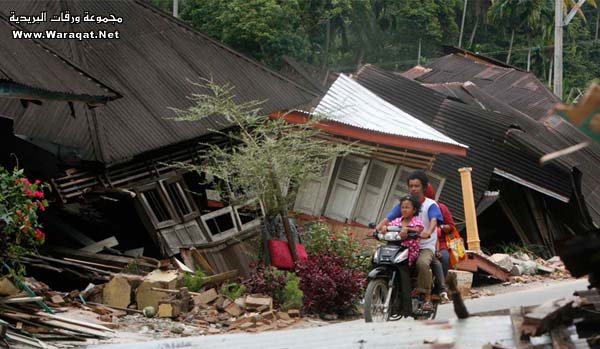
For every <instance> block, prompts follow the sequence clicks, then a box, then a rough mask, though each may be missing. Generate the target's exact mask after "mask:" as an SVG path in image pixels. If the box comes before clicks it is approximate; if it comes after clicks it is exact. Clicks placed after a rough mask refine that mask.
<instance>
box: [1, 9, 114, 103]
mask: <svg viewBox="0 0 600 349" xmlns="http://www.w3.org/2000/svg"><path fill="white" fill-rule="evenodd" d="M15 30H20V28H19V27H18V26H16V25H14V24H12V23H10V21H9V20H8V19H7V18H5V16H2V15H0V83H2V84H3V87H4V90H5V91H4V93H3V96H8V97H10V96H11V95H14V97H15V98H26V97H28V96H31V98H32V99H35V98H39V99H62V100H71V101H76V100H81V101H88V102H90V103H92V104H93V102H97V103H102V102H107V101H109V100H112V99H115V98H118V97H119V94H118V93H117V92H115V91H114V90H112V89H111V88H110V87H108V86H106V85H104V84H102V83H101V82H99V81H98V80H96V79H94V78H93V77H91V76H90V75H89V74H87V73H85V72H84V71H82V70H81V69H79V68H78V67H76V66H75V65H74V64H72V63H71V62H68V61H66V60H65V59H64V58H63V57H60V56H58V55H57V54H56V53H55V52H52V51H51V50H49V49H47V48H46V47H44V46H43V45H41V44H40V42H38V41H36V40H34V39H13V31H15ZM11 83H12V84H11ZM6 92H10V94H7V93H6Z"/></svg>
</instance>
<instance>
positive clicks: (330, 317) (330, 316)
mask: <svg viewBox="0 0 600 349" xmlns="http://www.w3.org/2000/svg"><path fill="white" fill-rule="evenodd" d="M321 319H323V320H327V321H333V320H337V319H338V316H337V314H323V315H321Z"/></svg>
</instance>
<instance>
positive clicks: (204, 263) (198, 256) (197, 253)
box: [190, 248, 215, 275]
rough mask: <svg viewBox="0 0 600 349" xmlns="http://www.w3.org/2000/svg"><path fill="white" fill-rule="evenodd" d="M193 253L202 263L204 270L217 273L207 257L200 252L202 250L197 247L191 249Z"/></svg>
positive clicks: (199, 262)
mask: <svg viewBox="0 0 600 349" xmlns="http://www.w3.org/2000/svg"><path fill="white" fill-rule="evenodd" d="M190 251H191V253H192V257H193V258H194V259H195V260H196V262H197V263H198V264H199V265H200V267H201V268H202V270H204V271H205V272H206V273H207V274H210V275H213V274H214V273H215V271H214V269H213V268H212V267H211V266H210V264H209V263H208V261H207V260H206V258H204V256H203V255H202V253H200V251H198V250H196V249H195V248H191V249H190Z"/></svg>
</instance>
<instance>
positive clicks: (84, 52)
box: [0, 0, 316, 164]
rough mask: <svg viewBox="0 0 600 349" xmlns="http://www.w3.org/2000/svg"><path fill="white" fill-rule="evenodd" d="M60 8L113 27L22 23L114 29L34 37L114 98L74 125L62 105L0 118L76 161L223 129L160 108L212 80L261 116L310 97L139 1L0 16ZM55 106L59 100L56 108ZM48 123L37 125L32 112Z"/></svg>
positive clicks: (4, 7) (115, 157)
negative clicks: (109, 18)
mask: <svg viewBox="0 0 600 349" xmlns="http://www.w3.org/2000/svg"><path fill="white" fill-rule="evenodd" d="M66 10H69V11H70V14H71V15H72V16H74V15H83V14H84V11H88V12H89V13H91V14H95V15H104V16H106V15H108V14H114V15H115V16H118V17H122V18H123V22H122V23H121V24H114V25H113V24H108V23H106V24H105V23H95V22H84V23H79V24H70V23H62V22H44V23H36V24H30V25H27V27H26V29H28V30H31V31H34V30H35V31H43V30H51V29H56V30H59V31H69V32H89V31H91V30H94V31H97V30H109V31H114V30H118V31H119V33H120V38H119V39H112V40H108V39H106V40H82V41H77V40H43V43H44V44H46V45H48V46H49V47H50V48H52V49H53V50H56V51H57V52H59V53H60V54H62V55H64V56H66V57H67V58H68V59H70V60H72V61H73V62H75V63H76V64H77V65H78V66H80V67H81V68H82V69H84V70H85V71H87V72H90V74H92V75H93V76H95V77H97V78H98V79H100V80H101V81H103V82H105V83H106V84H109V85H110V86H111V87H114V88H115V89H116V90H117V91H119V93H121V94H122V95H123V98H121V99H118V100H116V101H113V102H112V103H109V104H107V105H106V106H105V107H103V108H98V109H94V110H86V109H83V108H77V107H76V108H75V114H76V116H77V117H76V119H75V120H73V119H72V118H71V117H70V116H69V115H70V113H69V112H68V110H67V108H66V106H64V105H61V104H53V103H48V104H46V103H45V104H44V106H43V107H38V106H30V107H28V108H27V109H23V108H21V107H20V106H18V105H14V104H8V103H4V102H3V103H2V104H0V111H1V112H2V113H3V114H5V115H11V116H17V117H16V118H15V120H16V121H15V132H16V133H19V134H24V135H27V136H28V137H29V139H31V140H33V141H34V142H35V140H40V141H44V142H48V143H53V144H57V145H60V146H68V147H72V148H73V149H77V150H76V152H77V154H76V156H77V157H79V158H80V159H82V160H90V161H97V162H101V163H104V164H114V163H119V162H124V161H127V160H129V159H131V158H132V157H134V156H137V155H140V154H143V153H145V152H149V151H152V150H157V149H160V148H163V147H165V146H167V145H173V144H178V143H182V142H186V141H192V140H194V139H197V138H198V137H200V136H203V135H205V134H207V133H209V132H211V130H215V129H217V130H218V129H223V128H224V127H227V126H228V124H227V123H226V120H225V119H224V118H223V117H220V116H211V117H209V118H205V119H202V120H200V121H194V122H177V121H174V120H171V119H168V118H170V117H173V116H175V114H174V112H173V111H172V110H170V109H169V108H170V107H172V108H179V109H185V108H188V107H190V106H191V105H192V101H190V100H189V99H188V98H186V97H188V96H190V95H191V94H193V93H203V92H206V89H204V88H202V87H199V86H196V85H194V84H192V82H202V81H203V79H212V80H213V81H214V82H216V83H218V84H229V85H230V86H233V87H234V90H233V93H234V94H235V95H236V100H237V101H238V102H243V101H253V100H260V101H265V103H264V104H263V105H262V108H263V110H264V112H265V114H267V113H269V112H272V111H278V110H282V109H290V108H293V107H302V106H303V105H304V104H305V103H307V102H308V101H310V100H311V99H313V98H315V97H316V95H315V94H314V93H313V92H311V91H309V90H307V89H305V88H303V87H302V86H300V85H298V84H296V83H294V82H293V81H291V80H289V79H287V78H285V77H283V76H281V75H279V74H278V73H276V72H274V71H271V70H269V69H268V68H266V67H264V66H263V65H261V64H259V63H257V62H255V61H253V60H251V59H249V58H247V57H245V56H243V55H241V54H240V53H238V52H236V51H234V50H232V49H230V48H228V47H226V46H224V45H223V44H221V43H219V42H217V41H216V40H214V39H211V38H210V37H208V36H206V35H204V34H202V33H200V32H198V31H196V30H195V29H192V28H190V27H189V26H187V25H185V24H184V23H183V22H182V21H180V20H178V19H176V18H173V17H172V16H169V15H168V14H165V13H162V12H161V11H159V10H157V9H155V8H153V7H152V6H150V5H149V4H148V3H147V2H145V1H141V0H139V1H136V0H123V1H97V0H81V1H75V0H66V1H54V0H42V1H16V0H10V1H2V2H1V3H0V13H3V14H4V15H7V14H8V13H9V12H10V11H15V13H16V14H17V15H21V14H26V15H30V14H37V13H40V12H41V11H47V13H48V17H49V18H50V17H51V16H52V15H58V14H59V13H60V11H66ZM63 104H64V103H63ZM42 113H43V115H44V118H45V120H47V121H48V122H46V123H44V124H41V123H39V122H38V121H39V115H40V114H42Z"/></svg>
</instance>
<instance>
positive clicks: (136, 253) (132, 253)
mask: <svg viewBox="0 0 600 349" xmlns="http://www.w3.org/2000/svg"><path fill="white" fill-rule="evenodd" d="M123 254H124V255H126V256H129V257H141V256H143V255H144V248H143V247H140V248H133V249H131V250H127V251H125V252H123Z"/></svg>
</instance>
